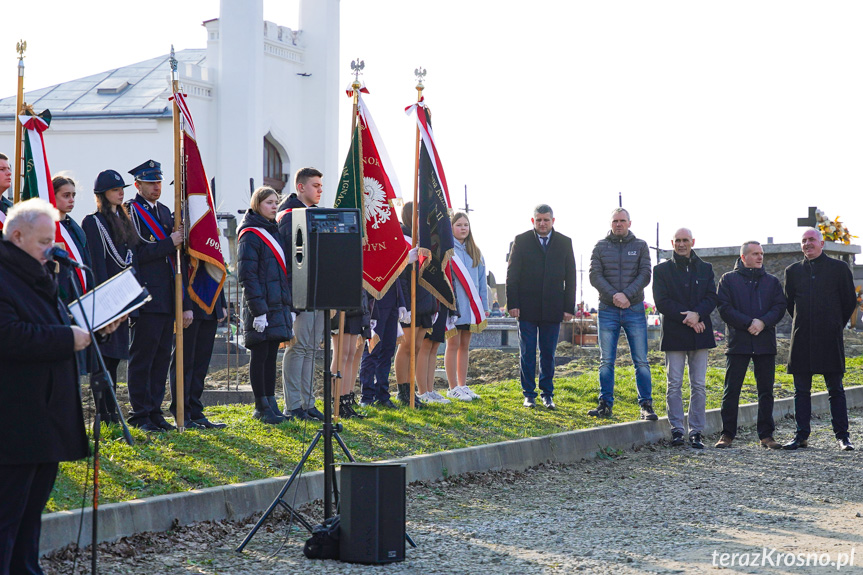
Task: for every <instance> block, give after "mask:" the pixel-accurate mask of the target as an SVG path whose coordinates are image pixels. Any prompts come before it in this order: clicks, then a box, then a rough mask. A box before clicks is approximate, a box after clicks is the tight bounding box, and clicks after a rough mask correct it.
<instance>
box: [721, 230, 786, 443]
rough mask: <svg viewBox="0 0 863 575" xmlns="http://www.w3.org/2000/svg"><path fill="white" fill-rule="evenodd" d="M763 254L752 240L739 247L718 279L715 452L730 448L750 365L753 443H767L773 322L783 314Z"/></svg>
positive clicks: (779, 292)
mask: <svg viewBox="0 0 863 575" xmlns="http://www.w3.org/2000/svg"><path fill="white" fill-rule="evenodd" d="M763 263H764V250H763V249H762V248H761V244H760V243H758V242H756V241H749V242H746V243H745V244H743V245H742V246H741V247H740V259H739V260H737V263H736V264H735V266H734V270H733V271H730V272H728V273H726V274H723V275H722V278H720V280H719V294H718V295H719V315H720V316H722V319H723V320H724V321H725V325H726V326H727V327H728V343H727V346H726V351H725V387H724V391H723V393H722V410H721V411H722V435H721V436H720V438H719V441H718V442H717V443H716V447H718V448H726V447H731V442H732V441H734V437H735V436H736V435H737V408H738V405H739V402H740V390H741V389H742V387H743V379H744V378H745V377H746V370H747V369H748V368H749V363H750V362H751V363H752V364H753V367H754V371H755V386H756V389H757V391H758V423H757V426H756V429H757V430H758V439H760V440H761V445H762V446H763V447H767V448H769V449H780V448H781V447H782V446H781V445H780V444H779V443H778V442H777V441H776V440H775V439H773V431H774V429H775V428H776V427H775V425H774V422H773V381H774V380H775V374H776V324H778V323H779V322H780V321H781V320H782V318H783V317H784V316H785V294H783V293H782V284H781V283H780V282H779V279H778V278H777V277H776V276H773V275H770V274H769V273H767V272H766V271H764V267H763Z"/></svg>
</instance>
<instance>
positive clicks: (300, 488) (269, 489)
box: [40, 386, 863, 554]
mask: <svg viewBox="0 0 863 575" xmlns="http://www.w3.org/2000/svg"><path fill="white" fill-rule="evenodd" d="M845 397H846V399H847V402H848V407H849V408H854V407H861V406H863V386H857V387H852V388H848V389H846V390H845ZM829 410H830V403H829V399H828V396H827V393H826V392H821V393H815V394H813V395H812V413H824V412H828V411H829ZM793 413H794V399H793V398H786V399H779V400H776V402H775V403H774V407H773V417H774V418H775V419H780V418H783V417H786V416H788V415H793ZM757 417H758V404H755V403H750V404H746V405H742V406H740V411H739V416H738V425H739V426H741V427H751V426H754V425H755V423H756V420H757ZM721 430H722V419H721V417H720V414H719V410H718V409H711V410H709V411H708V412H707V422H706V427H705V433H706V434H708V435H709V434H713V433H718V432H719V431H721ZM668 437H670V434H669V429H668V420H667V418H664V417H663V418H661V419H660V420H659V421H633V422H627V423H617V424H614V425H605V426H602V427H595V428H591V429H580V430H577V431H567V432H564V433H556V434H554V435H547V436H544V437H533V438H527V439H518V440H513V441H505V442H501V443H492V444H490V445H479V446H476V447H467V448H464V449H453V450H450V451H443V452H439V453H429V454H424V455H415V456H412V457H406V458H404V459H395V460H390V461H388V462H390V463H393V462H397V463H405V464H406V465H407V481H408V482H409V483H410V482H414V481H434V480H437V479H443V478H444V477H450V476H454V475H459V474H463V473H470V472H481V471H495V470H501V469H511V470H524V469H527V468H528V467H533V466H535V465H539V464H540V463H546V462H554V463H573V462H575V461H579V460H581V459H586V458H592V457H595V456H596V453H597V452H598V451H599V450H600V449H601V448H605V447H607V448H613V449H631V448H633V447H638V446H641V445H646V444H649V443H657V442H659V441H660V440H662V439H667V438H668ZM285 481H287V477H274V478H270V479H262V480H259V481H250V482H248V483H237V484H233V485H225V486H220V487H211V488H207V489H196V490H192V491H186V492H183V493H175V494H172V495H160V496H157V497H148V498H146V499H136V500H134V501H127V502H123V503H111V504H108V505H103V506H101V507H100V508H99V541H100V542H102V541H115V540H117V539H119V538H121V537H126V536H129V535H134V534H135V533H142V532H146V531H157V532H159V531H169V530H170V529H172V528H173V527H174V526H175V525H186V524H189V523H194V522H198V521H212V520H223V519H239V518H242V517H248V516H250V515H254V514H257V513H261V512H263V510H264V509H266V508H267V507H268V506H269V505H270V503H272V501H273V498H274V497H275V496H276V495H277V494H278V492H279V491H280V490H281V488H282V486H283V485H284V483H285ZM294 485H295V486H296V487H295V488H292V490H291V491H289V492H288V494H287V496H286V501H289V502H290V501H294V502H295V503H296V505H302V504H305V503H308V502H309V501H313V500H315V499H319V498H320V497H319V494H321V493H322V492H323V485H324V478H323V473H322V472H321V471H314V472H310V473H304V474H303V475H302V476H301V477H299V478H298V479H297V481H295V482H294ZM294 490H296V498H294ZM81 516H82V511H81V510H80V509H78V510H74V511H61V512H58V513H50V514H46V515H44V516H43V517H42V537H41V541H40V548H41V551H42V553H43V554H44V553H50V552H51V551H55V550H57V549H60V548H63V547H65V546H67V545H70V544H72V543H74V542H75V539H76V537H77V534H78V525H79V523H80V522H81ZM91 517H92V511H91V509H90V508H87V509H85V510H84V511H83V520H84V526H83V531H82V533H81V545H82V546H85V545H89V544H90V534H91V531H92V529H91V525H90V522H91Z"/></svg>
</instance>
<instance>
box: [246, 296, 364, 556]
mask: <svg viewBox="0 0 863 575" xmlns="http://www.w3.org/2000/svg"><path fill="white" fill-rule="evenodd" d="M323 314H324V318H325V323H327V322H328V319H326V318H329V317H330V310H324V311H323ZM330 355H331V350H330V338H329V337H327V334H326V333H325V334H324V423H323V425H321V429H320V430H319V431H318V432H317V433H316V434H315V437H314V438H313V439H312V442H311V444H309V447H308V449H306V452H305V453H303V457H302V458H301V459H300V462H299V463H297V466H296V467H295V468H294V471H293V473H291V476H290V478H288V481H287V482H286V483H285V485H284V486H283V487H282V490H281V491H279V494H278V495H277V496H276V498H275V499H274V500H273V502H272V503H271V504H270V506H269V507H268V508H267V510H266V511H265V512H264V514H263V515H262V516H261V518H260V519H259V520H258V522H257V523H256V524H255V526H254V527H253V528H252V530H251V531H250V532H249V534H248V535H246V538H245V539H244V540H243V542H242V543H241V544H240V546H239V547H237V552H238V553H239V552H241V551H242V550H243V549H245V547H246V545H248V543H249V541H251V540H252V538H253V537H254V536H255V533H257V532H258V529H260V528H261V526H262V525H263V524H264V522H265V521H266V520H267V518H268V517H269V516H270V515H271V514H272V513H273V511H275V509H276V507H279V506H281V507H282V508H284V509H285V510H286V511H287V512H288V513H290V514H291V517H292V518H294V517H295V518H296V519H297V521H298V522H299V523H300V525H302V526H303V527H305V528H306V529H307V530H308V532H309V533H311V532H312V529H313V526H312V524H311V523H309V521H308V520H307V519H306V518H305V517H303V516H302V515H300V513H298V512H297V511H296V510H295V509H294V508H293V507H291V505H290V504H288V503H287V502H286V501H285V499H284V498H285V494H286V493H287V492H288V489H290V488H291V485H292V484H293V483H294V480H295V479H296V478H297V477H298V476H299V474H300V472H302V470H303V467H304V466H305V464H306V461H307V460H308V459H309V455H311V453H312V451H314V449H315V447H317V445H318V442H319V441H320V440H321V439H323V440H324V520H327V519H329V518H330V517H332V516H333V500H334V499H335V503H336V507H338V501H339V491H338V486H337V485H336V468H335V465H334V463H333V438H334V437H335V439H336V441H337V442H338V444H339V447H341V448H342V451H343V452H344V454H345V456H346V457H347V458H348V460H349V461H351V462H352V463H353V462H355V461H356V460H355V459H354V457H353V455H351V452H350V451H349V450H348V446H347V445H345V442H344V441H342V438H341V437H339V433H338V432H339V431H341V430H342V425H341V424H340V423H337V424H333V402H332V385H333V381H332V377H333V374H332V372H331V371H330Z"/></svg>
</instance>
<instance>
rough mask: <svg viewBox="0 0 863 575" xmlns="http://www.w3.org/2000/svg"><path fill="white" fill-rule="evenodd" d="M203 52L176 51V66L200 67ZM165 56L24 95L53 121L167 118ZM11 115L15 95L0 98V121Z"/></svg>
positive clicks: (167, 71)
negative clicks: (58, 119) (60, 119)
mask: <svg viewBox="0 0 863 575" xmlns="http://www.w3.org/2000/svg"><path fill="white" fill-rule="evenodd" d="M206 52H207V51H206V50H204V49H189V50H180V51H179V52H177V53H176V58H177V60H178V61H179V62H180V64H181V65H182V64H193V65H198V66H201V65H202V64H203V62H204V60H205V59H206ZM168 60H169V55H168V54H165V55H164V56H159V57H158V58H152V59H150V60H145V61H143V62H138V63H137V64H131V65H129V66H124V67H122V68H116V69H114V70H108V71H107V72H102V73H100V74H94V75H92V76H87V77H86V78H80V79H78V80H71V81H69V82H63V83H62V84H57V85H55V86H50V87H48V88H41V89H39V90H33V91H30V92H26V93H25V94H24V100H25V101H26V102H27V103H28V104H29V105H30V106H32V107H33V108H34V109H35V110H36V111H37V112H41V111H42V110H46V109H47V110H51V115H52V116H53V117H54V118H64V119H78V118H80V119H90V118H118V117H135V118H161V117H166V116H170V115H171V109H170V107H169V102H168V97H170V95H171V89H170V84H169V78H170V75H171V68H170V65H169V63H168ZM14 113H15V96H10V97H8V98H3V99H0V120H10V119H12V117H13V115H14Z"/></svg>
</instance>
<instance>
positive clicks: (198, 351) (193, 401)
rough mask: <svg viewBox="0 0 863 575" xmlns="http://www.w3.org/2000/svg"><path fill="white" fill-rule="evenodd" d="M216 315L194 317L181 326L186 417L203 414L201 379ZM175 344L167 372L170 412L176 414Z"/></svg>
mask: <svg viewBox="0 0 863 575" xmlns="http://www.w3.org/2000/svg"><path fill="white" fill-rule="evenodd" d="M218 325H219V322H218V320H215V319H197V318H196V319H194V320H192V323H191V324H189V327H187V328H185V329H184V330H183V414H184V418H185V420H186V421H189V420H193V419H201V418H202V417H204V404H203V403H201V396H202V395H203V394H204V379H206V377H207V370H208V369H209V368H210V358H211V357H213V345H214V344H215V339H216V328H217V327H218ZM176 366H177V348H176V343H175V347H174V351H173V352H172V353H171V367H170V369H169V370H168V376H169V377H170V380H171V414H173V415H174V417H176V416H177V367H176Z"/></svg>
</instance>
